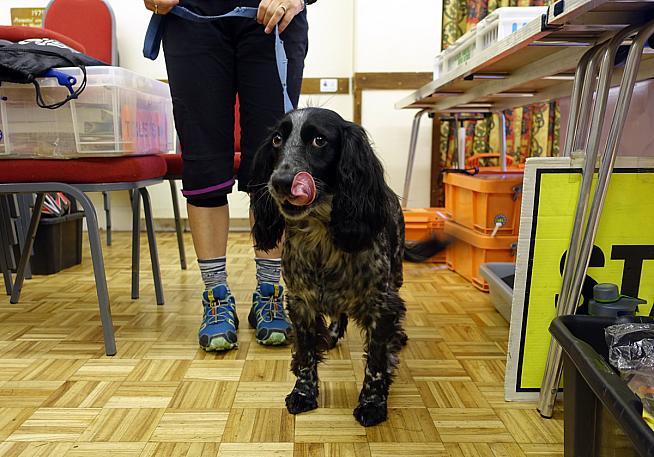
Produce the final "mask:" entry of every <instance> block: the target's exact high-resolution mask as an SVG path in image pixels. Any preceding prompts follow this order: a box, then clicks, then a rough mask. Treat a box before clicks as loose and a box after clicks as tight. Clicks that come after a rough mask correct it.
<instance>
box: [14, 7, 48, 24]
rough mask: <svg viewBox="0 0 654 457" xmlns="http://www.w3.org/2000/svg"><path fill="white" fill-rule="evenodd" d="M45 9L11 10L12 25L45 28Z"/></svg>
mask: <svg viewBox="0 0 654 457" xmlns="http://www.w3.org/2000/svg"><path fill="white" fill-rule="evenodd" d="M44 11H45V8H11V25H22V26H26V27H39V28H40V27H43V12H44Z"/></svg>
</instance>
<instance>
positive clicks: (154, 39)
mask: <svg viewBox="0 0 654 457" xmlns="http://www.w3.org/2000/svg"><path fill="white" fill-rule="evenodd" d="M168 14H173V15H175V16H178V17H180V18H182V19H186V20H188V21H192V22H212V21H216V20H218V19H222V18H226V17H245V18H250V19H255V18H256V17H257V8H251V7H245V6H239V7H236V8H235V9H234V10H232V11H230V12H229V13H226V14H223V15H221V16H201V15H199V14H196V13H194V12H193V11H191V10H188V9H186V8H184V7H183V6H176V7H174V8H173V9H172V10H170V12H169V13H168ZM165 18H166V16H165V15H161V14H153V15H152V19H150V25H148V30H147V32H146V34H145V42H144V44H143V56H144V57H145V58H147V59H151V60H155V59H156V58H157V57H158V56H159V48H160V47H161V40H162V39H163V33H164V27H165ZM275 58H276V60H277V72H278V73H279V80H280V82H281V84H282V89H283V95H284V112H286V113H288V112H290V111H293V103H292V102H291V98H290V97H289V96H288V85H287V78H288V58H287V57H286V50H285V49H284V42H283V41H282V39H281V38H280V37H279V28H278V27H275Z"/></svg>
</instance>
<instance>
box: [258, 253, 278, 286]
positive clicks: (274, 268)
mask: <svg viewBox="0 0 654 457" xmlns="http://www.w3.org/2000/svg"><path fill="white" fill-rule="evenodd" d="M254 261H255V262H256V264H257V282H258V283H262V282H269V283H271V284H278V283H279V280H280V277H281V270H282V259H262V258H259V257H257V258H255V259H254Z"/></svg>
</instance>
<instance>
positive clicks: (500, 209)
mask: <svg viewBox="0 0 654 457" xmlns="http://www.w3.org/2000/svg"><path fill="white" fill-rule="evenodd" d="M522 179H523V174H522V172H521V171H510V172H507V173H492V172H491V173H484V172H483V171H482V173H480V174H478V175H475V176H468V175H465V174H462V173H447V174H446V175H445V179H444V182H445V208H446V210H447V212H448V213H449V214H450V215H451V218H452V220H453V221H455V222H456V223H457V224H459V225H462V226H464V227H467V228H469V229H472V230H475V231H476V232H479V233H483V234H486V235H488V234H491V233H493V230H495V224H496V222H502V224H503V225H502V226H501V227H500V228H499V229H498V231H497V234H498V235H517V234H518V231H519V229H520V204H521V203H522Z"/></svg>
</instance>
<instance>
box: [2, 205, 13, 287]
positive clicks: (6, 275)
mask: <svg viewBox="0 0 654 457" xmlns="http://www.w3.org/2000/svg"><path fill="white" fill-rule="evenodd" d="M6 200H7V196H6V195H0V271H1V272H2V278H3V280H4V285H5V290H6V291H7V295H11V289H12V288H13V278H12V277H11V268H10V266H11V265H12V260H11V259H12V257H11V252H10V251H12V250H13V243H12V242H11V241H10V239H9V233H7V232H8V229H7V224H5V225H4V226H3V224H2V222H3V221H5V222H8V223H9V224H11V214H9V213H8V211H7V210H8V208H5V207H4V205H3V203H4V202H5V201H6Z"/></svg>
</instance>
